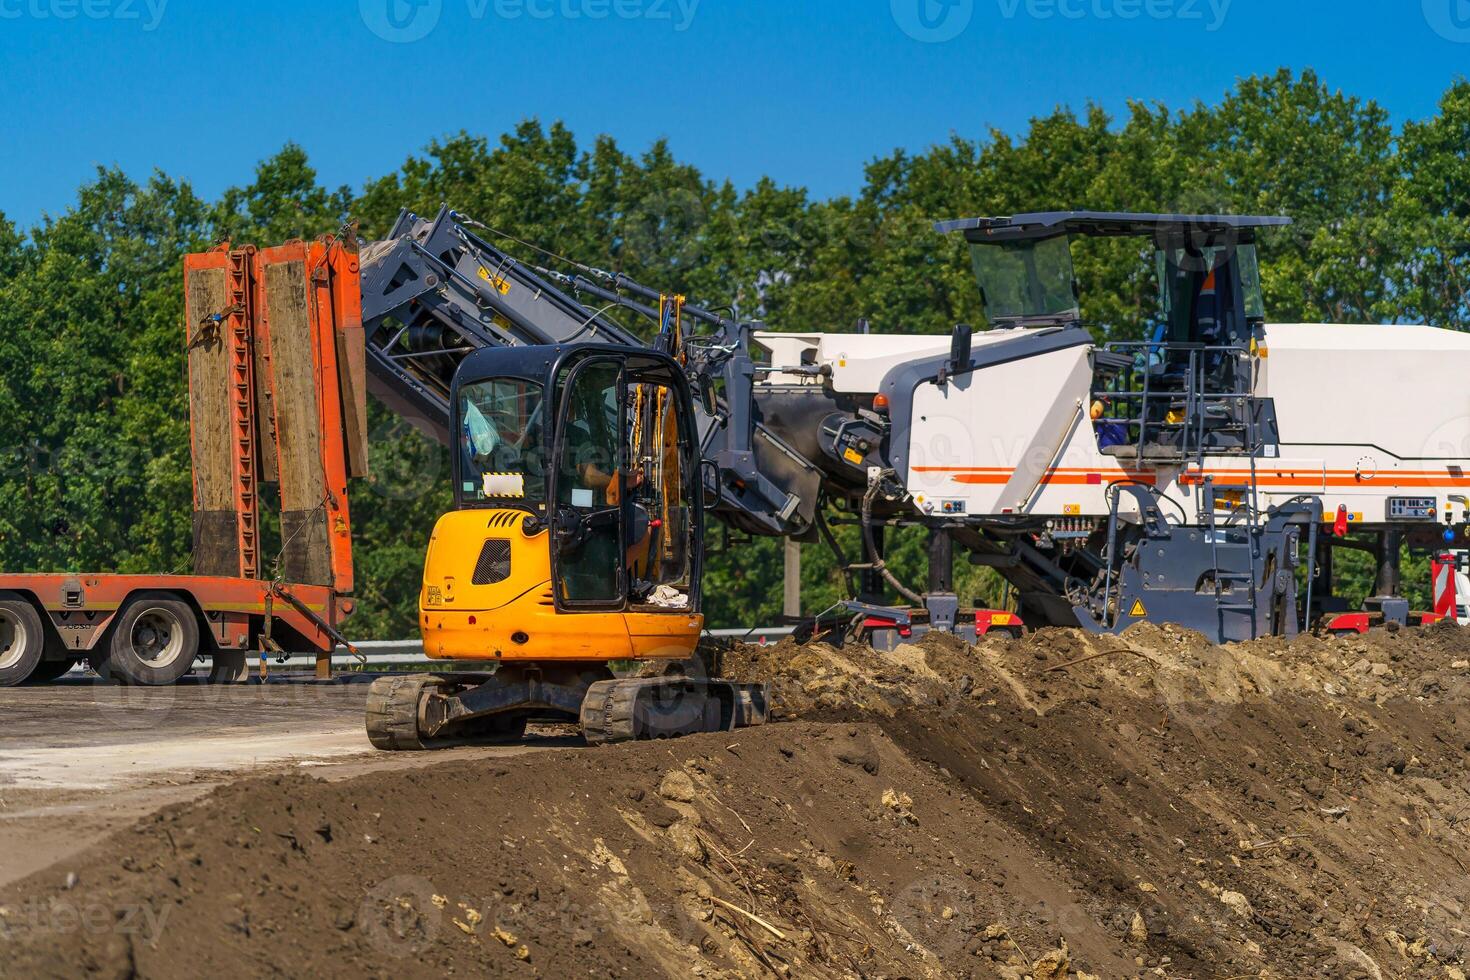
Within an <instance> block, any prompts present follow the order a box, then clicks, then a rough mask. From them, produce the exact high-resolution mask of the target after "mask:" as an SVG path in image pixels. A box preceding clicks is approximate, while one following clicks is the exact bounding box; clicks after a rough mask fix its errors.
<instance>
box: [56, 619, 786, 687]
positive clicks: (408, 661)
mask: <svg viewBox="0 0 1470 980" xmlns="http://www.w3.org/2000/svg"><path fill="white" fill-rule="evenodd" d="M793 632H795V629H794V627H791V626H757V627H755V628H753V629H732V630H705V631H704V635H705V636H708V637H714V638H716V639H731V640H741V641H743V642H746V643H755V644H758V645H760V646H767V645H769V644H772V643H779V642H781V640H782V639H783V638H784V637H787V636H790V635H791V634H792V633H793ZM356 646H357V648H358V649H359V650H361V651H362V652H363V654H364V655H365V656H366V657H367V662H366V664H365V665H364V666H367V667H412V666H415V665H419V664H429V663H453V662H454V661H433V660H430V659H429V657H428V656H427V655H426V654H425V653H424V645H423V641H422V640H361V641H358V642H357V643H356ZM250 663H251V664H254V663H256V660H254V659H252V660H251V661H250ZM269 663H270V666H271V668H272V669H282V668H288V667H302V668H309V667H315V666H316V655H315V654H309V653H301V654H294V655H292V656H289V657H287V658H286V659H285V660H284V661H279V660H277V659H276V658H275V657H274V656H272V657H270V660H269ZM332 663H333V664H334V665H337V664H340V665H342V666H356V665H357V664H358V660H357V658H356V657H354V656H353V655H352V654H350V653H348V652H346V651H345V650H342V651H339V652H336V653H333V654H332ZM195 669H196V670H198V669H200V667H198V666H196V667H195ZM88 671H89V668H88V667H87V665H86V662H85V661H83V662H82V663H80V664H78V665H77V666H75V667H73V668H72V669H71V670H70V671H69V672H68V673H67V675H66V676H68V677H72V676H76V677H80V676H82V675H84V674H86V673H88Z"/></svg>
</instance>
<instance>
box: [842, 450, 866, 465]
mask: <svg viewBox="0 0 1470 980" xmlns="http://www.w3.org/2000/svg"><path fill="white" fill-rule="evenodd" d="M842 458H843V459H845V460H847V461H848V462H849V463H851V464H852V465H854V466H861V465H863V454H862V453H860V452H858V451H857V450H856V449H851V448H849V449H845V450H843V452H842Z"/></svg>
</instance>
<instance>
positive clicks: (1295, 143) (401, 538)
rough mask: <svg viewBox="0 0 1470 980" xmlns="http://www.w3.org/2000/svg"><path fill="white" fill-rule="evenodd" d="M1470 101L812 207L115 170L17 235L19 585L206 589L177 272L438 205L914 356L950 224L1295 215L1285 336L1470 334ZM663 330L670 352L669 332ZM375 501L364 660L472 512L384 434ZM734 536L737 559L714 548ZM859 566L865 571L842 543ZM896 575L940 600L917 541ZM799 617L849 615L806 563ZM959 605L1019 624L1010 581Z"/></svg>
mask: <svg viewBox="0 0 1470 980" xmlns="http://www.w3.org/2000/svg"><path fill="white" fill-rule="evenodd" d="M1467 147H1470V82H1464V81H1461V82H1458V83H1456V84H1455V85H1454V86H1453V87H1451V88H1450V89H1449V90H1448V91H1447V92H1445V94H1444V96H1443V98H1442V100H1441V102H1440V104H1439V108H1438V112H1437V113H1436V114H1435V115H1434V116H1432V117H1430V118H1428V119H1425V120H1421V121H1416V122H1409V123H1406V124H1404V125H1403V126H1402V127H1401V128H1400V129H1398V130H1395V128H1394V127H1393V126H1392V125H1391V124H1390V122H1389V120H1388V117H1387V114H1386V113H1385V112H1384V110H1383V109H1382V108H1381V107H1380V106H1378V105H1377V104H1375V103H1374V102H1372V101H1369V100H1363V99H1360V98H1356V97H1353V96H1349V95H1346V94H1344V93H1342V92H1339V91H1334V90H1332V89H1331V88H1330V87H1329V86H1327V85H1326V84H1325V83H1324V82H1323V81H1322V80H1321V79H1319V78H1318V77H1317V76H1316V75H1315V74H1313V73H1312V72H1310V71H1306V72H1302V73H1300V74H1294V73H1292V72H1290V71H1287V70H1282V71H1280V72H1278V73H1276V74H1273V75H1269V76H1260V77H1253V78H1248V79H1244V80H1242V81H1240V82H1239V83H1238V84H1237V85H1236V86H1235V87H1234V88H1233V89H1232V90H1231V91H1230V92H1228V93H1226V94H1225V96H1224V97H1223V99H1222V100H1221V101H1220V102H1218V103H1216V104H1213V105H1205V104H1196V105H1193V106H1187V107H1182V108H1178V109H1170V108H1168V107H1166V106H1163V105H1157V104H1143V103H1136V104H1132V105H1130V106H1129V107H1128V110H1127V112H1126V113H1125V114H1124V115H1123V117H1122V118H1119V119H1114V118H1111V117H1110V116H1109V115H1108V114H1107V113H1105V112H1104V111H1103V110H1102V109H1100V108H1098V107H1097V106H1091V105H1089V106H1084V107H1082V109H1081V110H1080V111H1074V110H1072V109H1068V108H1065V107H1062V108H1057V109H1055V110H1053V111H1051V112H1049V113H1046V114H1044V115H1039V116H1037V117H1036V118H1034V119H1033V120H1031V122H1030V124H1029V126H1028V127H1027V128H1026V130H1025V131H1024V132H1022V133H1017V134H1009V133H1003V132H991V133H988V134H985V135H984V136H982V137H980V138H976V139H969V138H964V137H962V136H958V135H956V136H954V137H952V138H951V139H950V140H949V141H948V142H946V143H943V144H941V145H937V146H934V147H931V148H929V149H928V150H926V151H924V152H921V153H912V152H909V151H905V150H895V151H894V152H892V153H890V154H888V155H886V156H882V157H880V158H878V159H875V160H873V161H871V163H870V164H869V165H868V167H867V168H866V172H865V178H864V183H863V186H862V189H861V190H860V191H859V192H858V193H857V194H855V195H852V196H842V197H836V198H832V199H829V200H818V199H813V198H812V196H811V195H810V194H809V193H808V192H807V191H806V190H804V189H802V188H800V187H791V186H786V185H783V184H781V183H779V181H777V180H775V179H772V178H765V179H762V180H760V181H758V182H756V183H755V184H754V185H753V186H752V187H750V188H749V189H748V190H743V191H742V190H738V189H736V188H734V187H733V186H731V185H730V184H728V183H720V182H715V181H711V180H708V179H707V178H705V177H704V176H703V175H702V174H701V173H700V172H699V171H698V170H697V169H696V168H694V167H693V166H690V165H689V164H687V163H683V162H681V161H679V160H678V159H677V158H676V157H675V155H674V153H673V150H672V148H671V147H670V146H669V145H668V144H667V143H666V142H664V141H659V142H656V143H654V144H653V145H652V146H650V147H648V148H647V149H646V150H644V151H643V152H642V153H630V152H628V151H627V150H625V149H624V148H622V147H620V146H619V145H618V144H617V143H616V142H615V141H614V140H613V139H611V138H610V137H607V136H601V137H598V138H597V139H595V140H593V141H592V142H591V144H589V145H583V144H580V143H579V142H578V140H577V139H576V137H575V136H574V134H572V133H571V132H570V131H569V130H568V129H567V128H566V127H564V126H563V125H561V124H560V123H556V124H553V125H550V126H545V125H543V124H541V123H540V122H537V121H534V120H528V121H526V122H524V123H522V124H521V125H519V126H518V127H517V128H516V129H515V131H514V132H511V133H507V134H505V135H503V136H501V137H500V138H499V139H498V140H496V141H494V142H492V141H491V140H490V139H487V138H486V137H483V136H477V135H472V134H469V133H459V134H457V135H452V136H448V137H446V138H444V139H442V140H439V141H436V142H434V143H431V144H430V145H429V146H428V147H426V148H425V149H424V150H423V152H422V153H420V154H416V155H413V156H410V157H409V158H407V159H406V160H405V161H404V162H403V164H402V166H400V167H399V168H398V169H397V170H396V171H395V172H393V173H391V174H387V175H384V176H383V177H381V178H378V179H376V180H373V181H370V182H369V183H368V184H367V185H366V186H365V187H364V188H363V189H362V190H361V191H360V192H354V191H353V190H351V189H349V188H346V187H339V188H327V187H325V186H323V185H322V184H321V182H320V181H319V179H318V177H317V175H316V173H315V172H314V171H313V170H312V168H311V166H310V163H309V161H308V159H307V155H306V153H305V152H304V151H303V150H302V149H301V148H300V147H298V146H294V145H288V146H286V147H284V148H283V149H282V150H281V151H280V152H279V153H277V154H275V155H274V156H272V157H270V158H269V159H267V160H265V161H264V162H262V163H261V164H260V166H259V167H258V168H257V170H256V173H255V178H254V180H253V181H252V182H251V183H250V184H248V185H247V186H244V187H237V188H231V189H229V190H227V191H225V192H224V193H223V194H221V195H220V197H219V199H218V200H215V201H212V202H211V201H205V200H201V199H200V198H199V197H198V196H196V195H195V194H194V192H193V191H192V189H191V188H190V187H189V185H188V184H187V183H185V182H181V181H176V180H173V179H171V178H169V177H168V176H166V175H164V174H161V173H156V174H154V175H152V176H151V177H149V178H148V179H147V180H146V181H145V182H142V183H138V182H135V181H134V180H133V179H131V178H130V177H128V176H127V175H125V174H123V173H121V172H119V171H116V170H99V171H98V172H97V175H96V178H95V179H94V180H93V181H91V182H90V183H88V184H87V185H86V186H84V187H82V188H81V189H80V191H79V193H78V197H77V200H76V202H75V203H74V204H73V205H71V206H70V207H69V208H67V210H66V211H65V212H63V213H61V214H60V215H57V216H47V217H46V218H44V219H43V220H42V221H41V222H40V223H39V224H37V225H36V226H35V227H33V228H31V229H29V230H28V232H26V233H22V231H21V230H19V229H17V228H16V227H15V226H14V225H13V224H12V223H11V222H9V221H8V220H5V218H4V216H3V215H0V453H3V455H0V501H3V506H0V568H4V569H5V570H7V571H28V570H47V569H51V570H54V569H66V570H80V569H89V570H104V571H105V570H122V571H170V570H177V569H184V568H187V567H188V565H189V560H190V559H189V554H188V548H189V510H190V475H189V473H190V471H189V459H188V421H187V415H186V411H185V406H186V398H185V382H184V364H183V350H184V324H183V309H182V289H181V278H182V277H181V272H180V268H181V266H180V256H181V255H182V254H183V253H185V252H187V251H191V250H197V249H200V248H205V247H208V246H209V245H211V244H213V243H214V242H217V241H221V240H224V239H231V240H234V241H237V242H245V241H251V242H256V243H258V244H262V245H265V244H274V243H278V242H281V241H285V240H287V239H289V238H296V237H311V236H315V235H319V234H323V233H336V232H338V231H339V230H340V229H341V228H342V227H343V226H344V224H345V223H346V222H347V221H349V220H351V219H356V220H358V221H359V222H360V227H361V232H362V234H363V235H364V236H365V237H368V238H371V237H373V236H377V235H383V234H385V233H386V232H387V231H388V229H389V227H390V226H391V225H392V223H393V221H394V219H395V218H396V216H397V214H398V212H399V209H400V208H408V209H411V210H414V211H417V212H420V213H432V212H434V211H435V210H437V208H438V207H439V205H440V204H441V203H445V202H447V203H448V204H450V205H451V206H452V207H454V208H456V209H457V210H460V211H462V212H465V213H467V214H469V215H472V216H473V217H474V218H475V219H476V220H478V221H480V222H482V223H484V224H485V225H486V226H487V227H488V228H490V229H493V230H494V231H493V234H499V235H505V236H510V238H511V239H515V240H519V241H520V242H522V243H530V244H531V245H534V246H535V247H536V249H539V250H542V251H532V250H531V249H530V248H529V247H528V246H527V245H518V244H515V242H514V241H511V242H509V243H508V245H509V248H510V250H511V251H513V252H516V253H517V254H520V255H523V257H525V258H526V259H528V260H532V261H536V262H538V263H545V264H550V265H555V264H557V263H558V262H559V257H561V256H567V257H571V258H574V259H575V260H577V261H578V262H582V263H586V264H588V265H593V266H597V267H600V268H605V269H609V270H614V271H621V272H626V273H628V274H630V275H632V276H633V277H635V278H637V279H640V280H643V281H645V282H649V283H651V284H657V285H659V286H660V287H662V288H665V289H669V290H677V291H680V292H683V293H685V294H687V295H688V296H690V297H691V299H693V300H695V301H697V302H699V303H701V304H702V305H707V306H710V307H715V308H733V309H735V310H737V311H738V312H739V313H740V315H742V316H746V317H758V318H761V319H764V320H765V321H766V322H767V323H768V325H769V326H770V327H771V328H773V329H786V330H804V331H812V330H823V331H845V330H851V329H854V326H855V324H857V323H858V321H860V320H866V321H868V322H869V323H870V324H871V325H872V329H873V330H875V331H879V332H896V333H912V334H923V333H941V332H947V331H948V330H949V329H950V328H951V326H952V325H953V324H954V323H956V322H970V323H977V324H978V323H979V322H980V321H981V318H982V312H981V308H980V303H979V296H978V293H977V290H976V289H975V287H974V282H973V279H972V278H971V276H970V272H969V268H968V263H967V260H966V257H965V255H964V252H963V245H962V243H961V242H960V241H958V240H956V239H954V238H950V239H946V238H944V237H942V236H940V235H938V234H937V233H936V232H935V231H934V230H933V222H934V221H935V220H937V219H943V218H949V217H959V216H968V215H976V214H1010V213H1016V212H1020V211H1026V210H1048V209H1062V208H1097V209H1108V210H1135V211H1190V212H1210V211H1216V212H1236V213H1271V214H1275V213H1285V214H1291V215H1293V216H1294V217H1295V218H1296V219H1297V224H1296V225H1295V226H1294V227H1292V228H1290V229H1286V230H1283V231H1279V232H1273V233H1272V234H1271V235H1270V236H1269V238H1268V239H1267V240H1266V241H1265V242H1264V245H1263V253H1264V265H1263V278H1264V284H1265V288H1266V292H1267V308H1268V312H1269V314H1270V316H1271V317H1272V319H1275V320H1277V321H1290V320H1295V319H1319V318H1320V319H1324V320H1333V321H1354V320H1357V321H1364V320H1367V321H1401V320H1427V321H1429V322H1433V323H1437V324H1440V325H1444V326H1452V327H1457V328H1463V327H1464V326H1466V325H1467V321H1470V303H1467V299H1466V296H1467V293H1466V290H1467V288H1470V150H1467V149H1466V148H1467ZM1143 258H1144V256H1143V255H1142V254H1140V253H1139V252H1138V250H1137V245H1136V243H1128V242H1126V241H1120V240H1099V241H1092V242H1086V243H1083V244H1081V245H1079V247H1078V255H1077V271H1078V278H1079V280H1080V283H1081V287H1082V290H1083V297H1084V317H1085V319H1086V321H1087V322H1088V324H1089V325H1090V326H1091V327H1092V329H1093V330H1094V332H1095V333H1096V334H1097V336H1098V337H1099V338H1132V337H1138V336H1140V335H1141V334H1142V332H1143V329H1144V325H1145V324H1146V323H1148V322H1149V320H1150V318H1151V317H1152V316H1153V315H1154V309H1153V284H1152V282H1151V279H1150V274H1149V272H1148V269H1147V264H1146V263H1145V262H1144V261H1142V260H1143ZM645 328H646V325H645ZM371 425H372V431H373V436H374V446H373V454H374V457H373V463H374V467H375V471H376V472H375V476H374V477H373V479H372V481H371V482H370V483H368V484H367V486H366V487H363V488H358V489H357V491H356V498H355V503H354V517H355V524H356V533H357V535H358V544H359V548H358V549H357V558H358V563H359V568H358V581H359V592H360V594H361V596H362V599H363V602H362V604H361V605H362V610H363V611H362V612H361V613H360V614H359V616H358V618H357V620H356V621H355V623H354V627H355V629H356V631H357V632H358V633H360V634H364V635H366V634H374V635H392V636H398V635H410V634H411V633H412V632H413V630H414V622H415V617H414V607H415V601H416V595H417V588H418V579H419V571H420V563H421V561H422V556H423V548H424V543H425V542H426V540H427V537H428V532H429V529H430V527H431V526H432V522H433V520H434V518H435V516H436V515H437V514H438V513H440V512H441V511H442V510H443V509H444V508H445V507H447V506H448V500H449V495H448V489H447V483H448V480H447V475H448V464H447V460H445V459H444V458H443V454H442V451H441V450H440V449H438V448H437V447H435V446H433V445H432V444H430V443H428V442H427V441H426V440H424V439H423V438H422V437H421V436H418V435H417V434H416V433H414V432H412V431H411V430H410V429H408V427H407V426H406V425H405V424H403V423H401V422H399V421H398V420H396V419H394V418H393V417H392V416H391V415H389V414H388V413H387V412H386V410H384V409H382V408H381V407H379V406H374V407H373V410H372V416H371ZM716 536H718V532H716ZM845 543H846V545H847V547H848V549H849V551H850V552H851V553H853V554H855V553H856V542H855V541H854V540H851V539H850V536H849V537H848V538H847V539H846V540H845ZM893 550H894V559H893V560H894V563H895V565H896V566H897V567H898V570H899V573H900V575H901V576H903V577H906V578H910V579H911V580H917V579H918V577H919V572H920V570H921V569H922V567H923V565H922V555H923V551H924V543H923V540H922V535H913V534H911V535H900V536H897V539H896V540H895V542H894V549H893ZM804 552H805V557H806V564H805V568H804V573H803V585H804V593H805V596H804V600H805V604H806V606H807V608H808V611H814V610H816V609H818V608H820V607H822V606H824V605H826V604H827V603H828V602H830V601H832V600H834V599H835V598H837V597H838V596H839V595H840V594H841V590H842V581H841V576H840V574H839V572H838V570H837V568H836V564H835V562H834V560H833V559H832V557H831V556H830V555H829V554H828V553H827V551H826V549H825V548H824V547H822V546H818V545H808V546H805V547H804ZM780 570H781V561H780V543H779V542H775V541H756V542H753V543H750V544H738V545H735V546H733V547H732V548H731V549H730V550H729V551H727V552H722V553H719V554H716V555H714V556H713V557H712V560H711V567H710V570H709V582H708V592H709V604H710V607H711V609H710V611H711V619H712V621H713V622H714V623H715V624H716V625H733V624H738V623H752V622H756V621H760V620H765V619H768V618H770V617H773V616H774V615H776V614H777V613H778V612H779V611H780V594H781V589H780V575H781V571H780ZM959 587H960V589H961V590H962V591H964V592H967V593H969V594H973V595H980V596H984V597H986V598H989V599H991V600H994V599H996V598H997V595H996V591H997V585H996V582H995V581H994V580H993V577H991V576H989V575H988V574H987V575H984V576H982V575H979V574H976V573H973V572H969V571H967V572H966V574H965V575H964V576H962V579H961V583H960V586H959Z"/></svg>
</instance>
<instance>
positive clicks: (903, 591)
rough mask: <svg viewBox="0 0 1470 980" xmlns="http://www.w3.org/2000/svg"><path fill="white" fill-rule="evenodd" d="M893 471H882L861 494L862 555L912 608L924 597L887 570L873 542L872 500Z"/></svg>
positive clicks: (922, 603) (921, 602)
mask: <svg viewBox="0 0 1470 980" xmlns="http://www.w3.org/2000/svg"><path fill="white" fill-rule="evenodd" d="M895 475H897V474H895V473H894V471H893V470H884V471H883V472H882V473H881V474H879V476H878V478H877V479H876V480H872V481H870V482H869V484H868V492H867V493H865V494H863V509H862V529H863V553H864V554H865V555H866V556H867V559H868V563H869V564H870V565H871V566H872V568H873V570H874V571H876V572H877V573H878V574H880V575H882V576H883V581H885V582H887V583H888V584H889V585H891V586H892V587H893V590H894V591H895V592H897V593H898V594H899V595H901V596H903V597H904V598H905V599H907V600H908V601H909V602H911V603H913V604H914V606H915V607H916V608H917V607H920V606H922V605H924V597H923V596H921V595H919V594H918V593H917V592H915V591H913V590H912V589H910V588H908V587H907V586H906V585H904V584H903V583H902V582H900V581H899V580H898V578H897V577H896V576H895V575H894V574H893V573H892V572H890V571H889V570H888V563H887V562H885V561H884V560H883V557H882V556H881V555H879V554H878V545H877V543H876V542H875V541H874V540H873V498H874V497H876V496H878V487H879V485H880V484H881V483H882V482H883V481H884V480H886V479H887V478H888V477H890V476H895Z"/></svg>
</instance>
